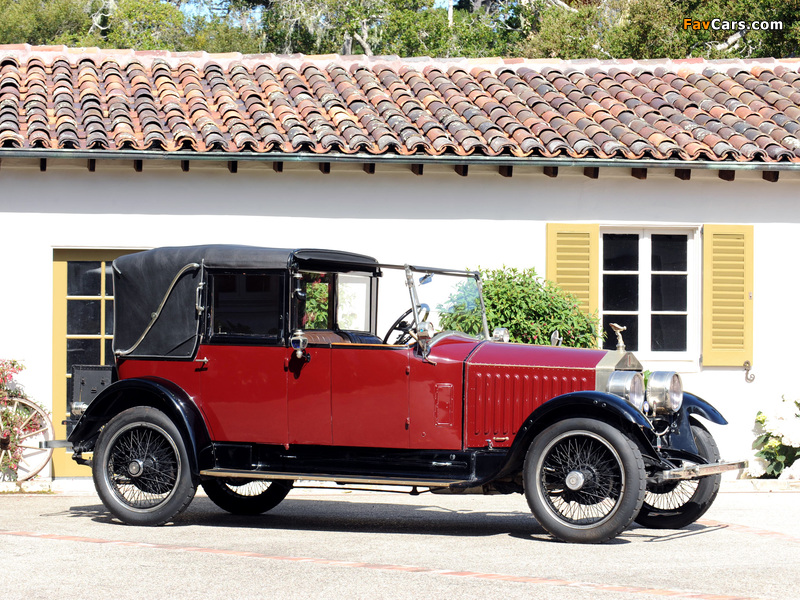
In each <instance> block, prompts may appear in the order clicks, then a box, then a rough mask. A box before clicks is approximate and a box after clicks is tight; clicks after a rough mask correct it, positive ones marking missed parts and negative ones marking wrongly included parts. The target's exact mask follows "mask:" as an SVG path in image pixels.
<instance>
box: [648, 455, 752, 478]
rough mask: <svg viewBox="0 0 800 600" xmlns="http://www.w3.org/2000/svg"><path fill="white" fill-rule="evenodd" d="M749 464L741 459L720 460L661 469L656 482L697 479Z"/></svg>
mask: <svg viewBox="0 0 800 600" xmlns="http://www.w3.org/2000/svg"><path fill="white" fill-rule="evenodd" d="M746 466H747V461H746V460H739V461H735V462H718V463H711V464H707V465H693V466H691V467H683V468H681V469H670V470H669V471H661V472H660V473H656V477H655V479H656V482H657V483H661V482H662V481H677V480H681V479H695V478H697V477H706V476H708V475H716V474H718V473H725V472H726V471H735V470H737V469H744V468H745V467H746Z"/></svg>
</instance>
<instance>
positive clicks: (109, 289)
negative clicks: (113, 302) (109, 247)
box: [106, 260, 114, 296]
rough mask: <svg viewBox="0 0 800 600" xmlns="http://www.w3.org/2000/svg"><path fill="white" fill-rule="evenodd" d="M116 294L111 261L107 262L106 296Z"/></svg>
mask: <svg viewBox="0 0 800 600" xmlns="http://www.w3.org/2000/svg"><path fill="white" fill-rule="evenodd" d="M113 295H114V278H113V277H112V276H111V261H110V260H109V261H108V262H106V296H113Z"/></svg>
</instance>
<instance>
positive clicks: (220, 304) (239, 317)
mask: <svg viewBox="0 0 800 600" xmlns="http://www.w3.org/2000/svg"><path fill="white" fill-rule="evenodd" d="M282 281H283V279H282V276H281V275H280V274H271V273H251V272H237V273H211V274H210V276H209V282H210V287H211V290H210V293H211V323H210V330H211V331H210V333H211V338H212V339H214V338H217V339H226V338H233V339H242V338H250V339H262V340H263V339H266V340H270V341H276V342H277V341H279V340H280V339H281V337H282V336H281V333H282V330H283V326H282V325H283V323H282V322H283V319H282V314H283V311H282V298H283V294H282Z"/></svg>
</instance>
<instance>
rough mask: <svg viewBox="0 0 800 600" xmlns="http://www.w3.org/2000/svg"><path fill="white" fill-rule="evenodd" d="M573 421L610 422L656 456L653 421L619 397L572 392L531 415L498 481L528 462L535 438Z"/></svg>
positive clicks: (518, 433) (606, 394) (587, 392)
mask: <svg viewBox="0 0 800 600" xmlns="http://www.w3.org/2000/svg"><path fill="white" fill-rule="evenodd" d="M572 417H587V418H594V419H599V420H603V421H607V422H609V423H611V424H612V425H617V426H620V427H623V428H624V429H625V431H627V432H629V433H631V434H632V435H633V437H634V439H635V441H636V442H637V443H638V444H639V446H640V448H641V450H642V453H643V454H644V453H648V454H650V455H653V456H655V454H656V451H655V449H654V448H653V446H652V444H651V443H650V441H649V440H648V439H647V436H646V435H645V434H644V431H643V430H648V431H652V430H653V426H652V425H651V424H650V421H648V420H647V418H646V417H645V416H644V415H643V414H642V413H640V412H639V411H638V410H636V409H635V408H633V407H632V406H631V405H630V404H628V403H627V402H625V400H623V399H622V398H620V397H619V396H615V395H614V394H608V393H606V392H598V391H590V390H586V391H581V392H571V393H569V394H564V395H562V396H556V397H555V398H553V399H551V400H548V401H547V402H545V403H544V404H542V405H541V406H540V407H539V408H537V409H536V410H535V411H533V412H532V413H531V415H530V416H529V417H528V418H527V419H526V420H525V422H524V423H523V424H522V426H521V427H520V428H519V431H518V432H517V436H516V437H515V438H514V442H513V443H512V445H511V450H510V452H509V455H508V460H507V461H506V463H505V465H504V466H503V468H502V470H501V471H500V472H499V473H498V474H497V475H495V477H502V476H504V475H507V474H509V473H513V472H516V471H517V470H518V469H519V467H521V465H522V463H523V462H524V459H525V454H526V453H527V452H528V447H529V446H530V444H531V442H532V441H533V438H534V437H536V435H537V434H538V433H540V432H541V431H543V430H544V429H545V428H547V427H549V426H550V425H552V424H553V423H555V422H557V421H560V420H562V419H567V418H572Z"/></svg>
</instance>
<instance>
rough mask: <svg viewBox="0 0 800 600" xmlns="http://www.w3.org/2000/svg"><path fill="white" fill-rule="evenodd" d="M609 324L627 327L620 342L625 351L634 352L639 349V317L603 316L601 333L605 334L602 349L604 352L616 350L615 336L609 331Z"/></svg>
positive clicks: (612, 331)
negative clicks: (623, 343)
mask: <svg viewBox="0 0 800 600" xmlns="http://www.w3.org/2000/svg"><path fill="white" fill-rule="evenodd" d="M611 323H616V324H617V325H621V326H623V327H627V329H626V330H625V331H623V332H622V341H624V342H625V349H626V350H631V351H633V352H635V351H636V350H638V349H639V317H638V316H636V315H614V314H608V313H606V314H604V315H603V331H604V332H605V334H606V339H605V340H604V341H603V348H605V349H606V350H616V348H617V334H616V333H614V330H613V329H611Z"/></svg>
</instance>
